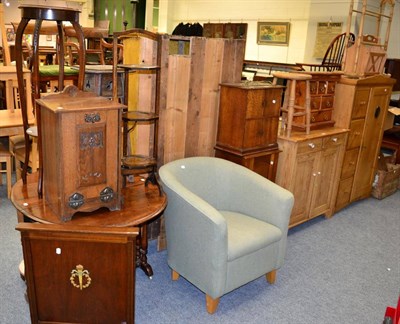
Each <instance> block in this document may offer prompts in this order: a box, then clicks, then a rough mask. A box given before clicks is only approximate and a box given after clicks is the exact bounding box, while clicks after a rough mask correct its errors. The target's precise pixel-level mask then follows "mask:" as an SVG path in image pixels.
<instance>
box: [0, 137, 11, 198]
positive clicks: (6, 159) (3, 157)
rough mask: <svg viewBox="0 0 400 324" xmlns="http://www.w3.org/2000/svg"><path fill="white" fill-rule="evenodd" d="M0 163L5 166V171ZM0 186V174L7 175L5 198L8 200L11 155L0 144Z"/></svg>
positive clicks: (9, 195)
mask: <svg viewBox="0 0 400 324" xmlns="http://www.w3.org/2000/svg"><path fill="white" fill-rule="evenodd" d="M2 163H5V164H6V168H5V170H3V168H2V166H1V165H2ZM0 166H1V167H0V184H2V177H1V173H6V174H7V197H8V199H10V197H11V170H12V164H11V153H10V151H9V150H8V149H7V148H5V147H4V146H3V145H2V144H1V143H0Z"/></svg>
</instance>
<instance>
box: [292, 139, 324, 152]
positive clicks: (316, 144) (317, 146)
mask: <svg viewBox="0 0 400 324" xmlns="http://www.w3.org/2000/svg"><path fill="white" fill-rule="evenodd" d="M321 149H322V138H315V139H313V140H309V141H305V142H300V143H299V144H298V147H297V154H302V153H312V152H317V151H320V150H321Z"/></svg>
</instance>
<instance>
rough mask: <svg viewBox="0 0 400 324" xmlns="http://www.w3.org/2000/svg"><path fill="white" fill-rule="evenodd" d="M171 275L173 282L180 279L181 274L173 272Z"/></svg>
mask: <svg viewBox="0 0 400 324" xmlns="http://www.w3.org/2000/svg"><path fill="white" fill-rule="evenodd" d="M171 275H172V280H174V281H176V280H178V279H179V273H178V272H176V271H175V270H172V272H171Z"/></svg>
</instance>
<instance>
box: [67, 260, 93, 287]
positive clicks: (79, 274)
mask: <svg viewBox="0 0 400 324" xmlns="http://www.w3.org/2000/svg"><path fill="white" fill-rule="evenodd" d="M69 281H70V282H71V284H72V286H74V287H75V288H79V289H80V290H82V289H85V288H87V287H89V286H90V284H91V282H92V278H90V276H89V271H87V270H83V265H81V264H78V265H77V266H76V267H75V269H74V270H72V271H71V277H70V278H69ZM77 281H78V282H77Z"/></svg>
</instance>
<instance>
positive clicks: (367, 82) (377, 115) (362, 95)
mask: <svg viewBox="0 0 400 324" xmlns="http://www.w3.org/2000/svg"><path fill="white" fill-rule="evenodd" d="M394 83H395V80H394V79H392V78H390V77H389V76H386V75H381V74H380V75H374V76H370V77H365V78H348V77H342V78H341V80H340V82H339V83H338V84H337V86H336V106H335V109H334V111H333V119H334V120H335V122H336V124H335V125H336V126H338V127H343V128H348V129H350V133H349V139H348V142H347V146H346V152H345V156H344V162H343V168H342V172H341V176H340V184H339V192H338V196H337V200H336V206H335V210H336V211H337V210H340V209H341V208H343V207H345V206H347V205H348V204H350V203H351V202H353V201H356V200H359V199H363V198H367V197H369V196H370V194H371V190H372V182H373V180H374V175H375V166H376V163H377V160H378V155H379V149H380V143H381V140H382V135H383V123H384V120H385V117H386V113H387V110H388V105H389V100H390V95H391V92H392V87H393V84H394Z"/></svg>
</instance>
